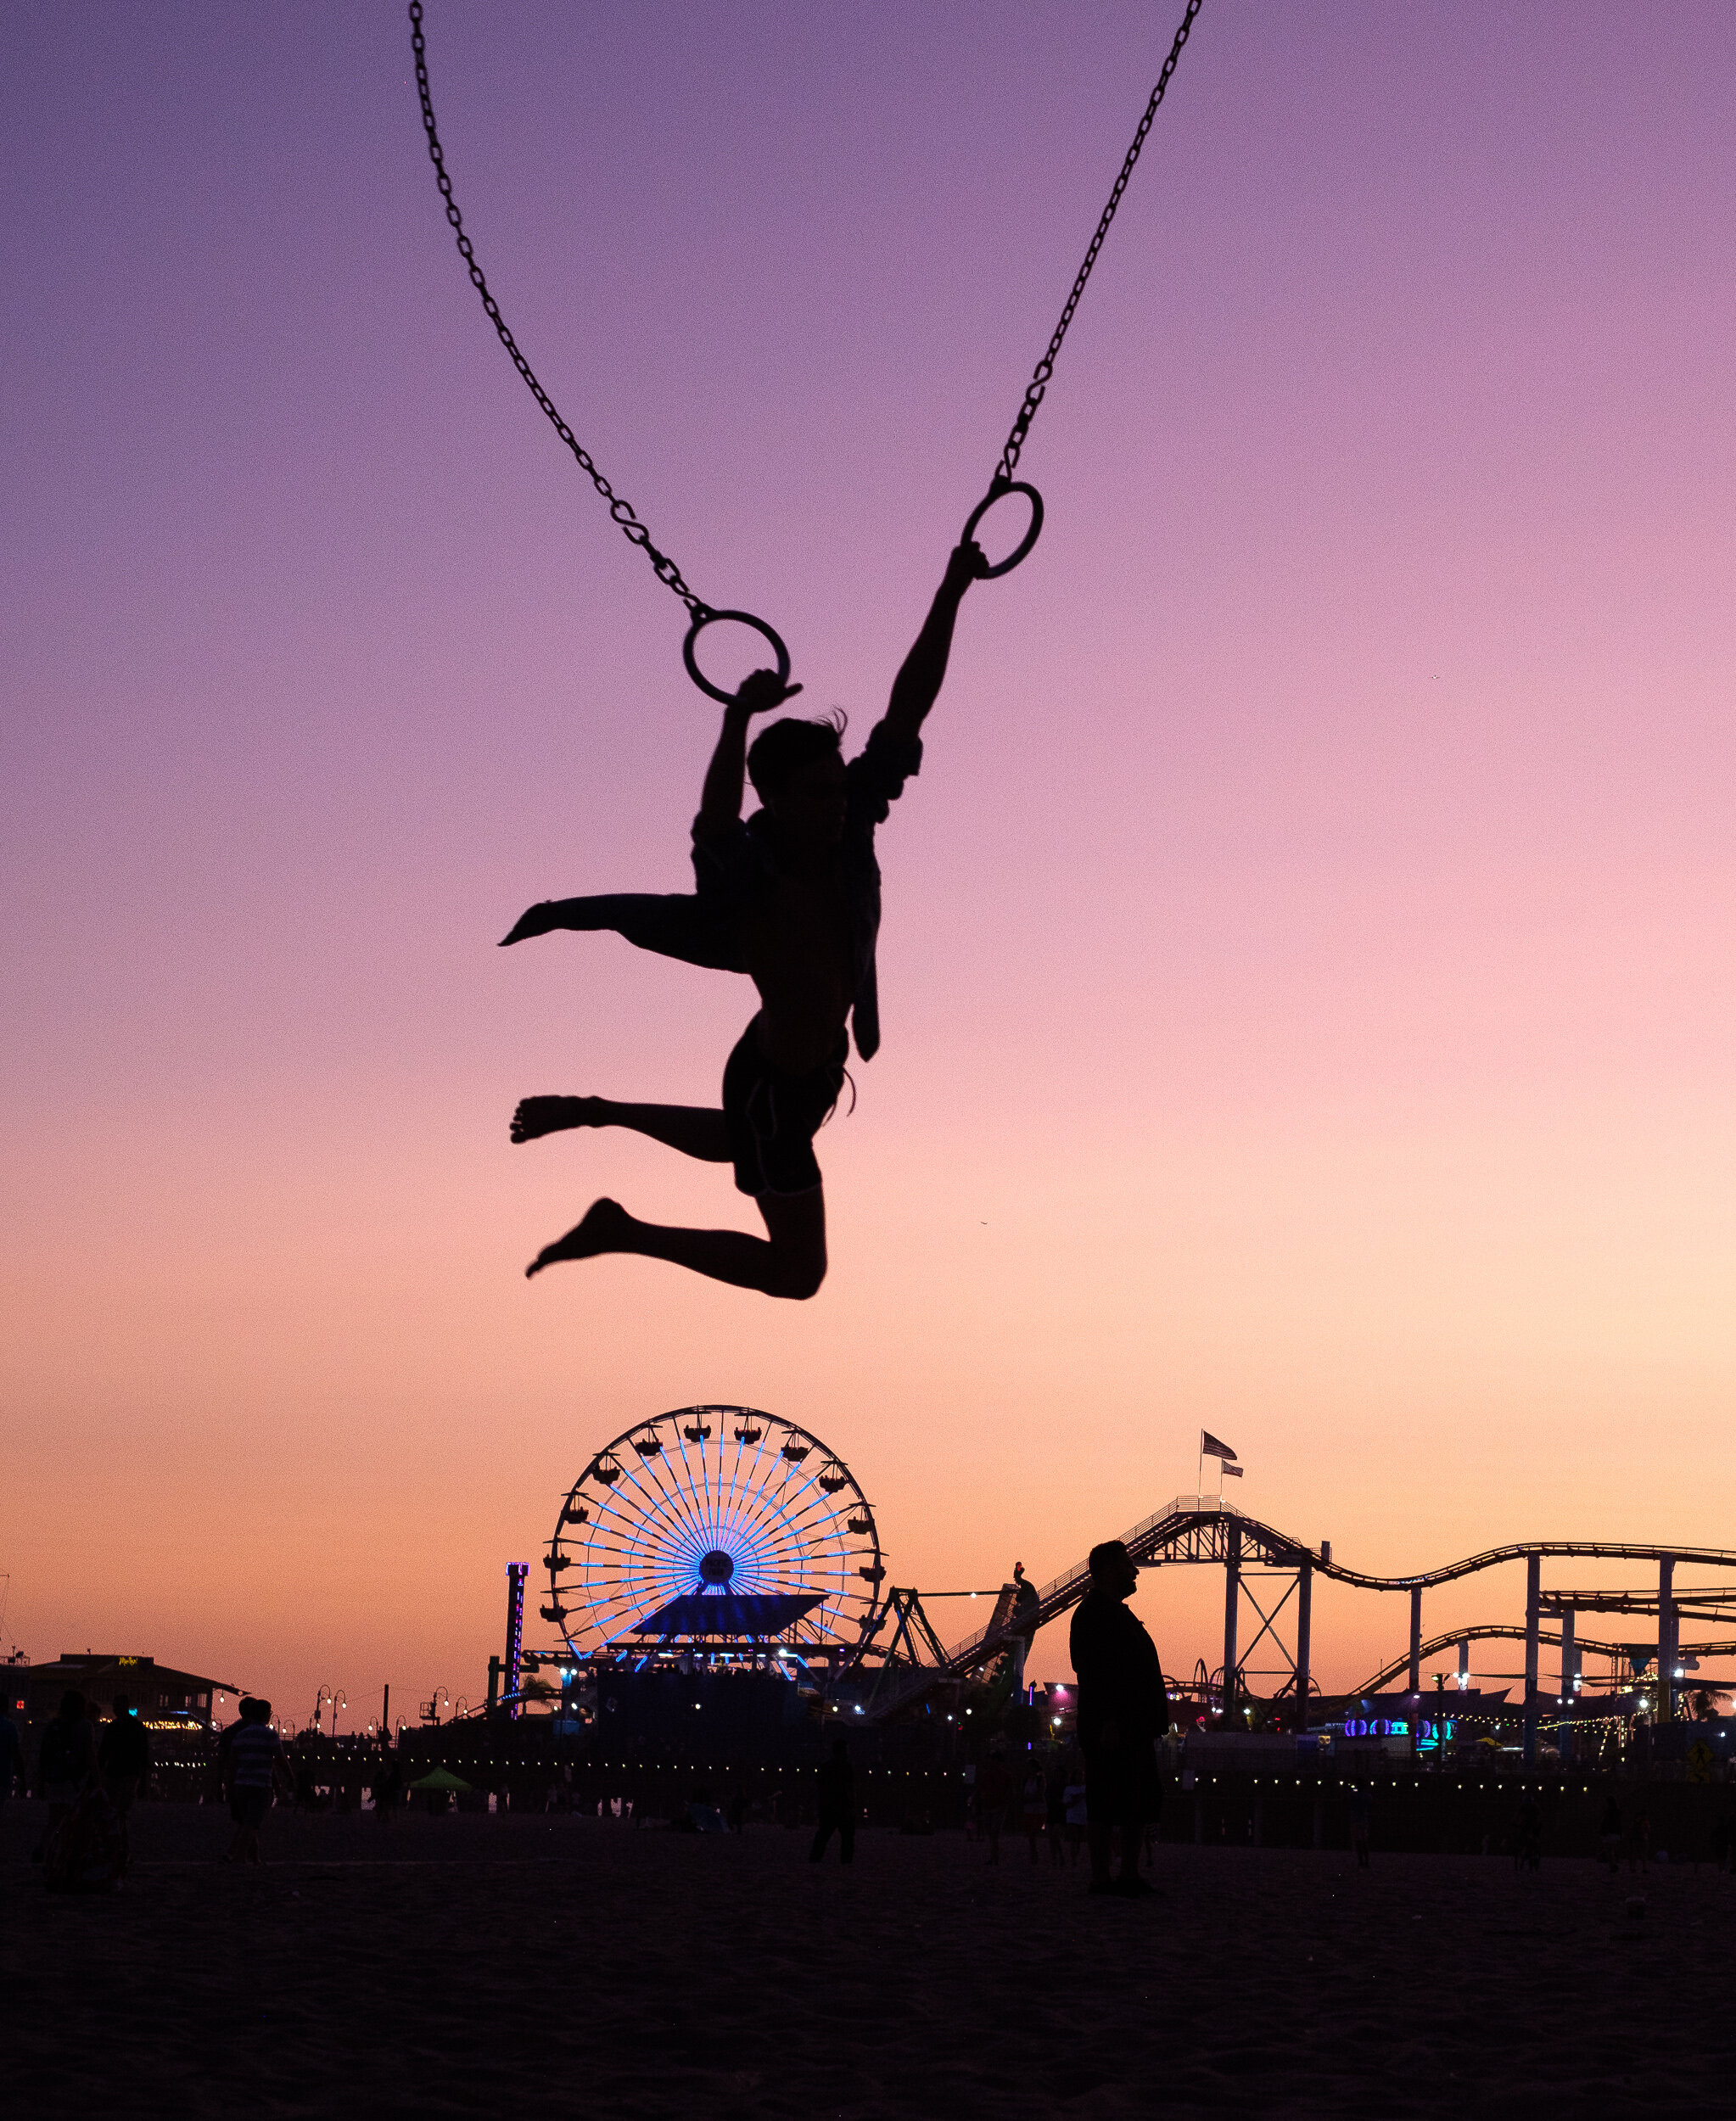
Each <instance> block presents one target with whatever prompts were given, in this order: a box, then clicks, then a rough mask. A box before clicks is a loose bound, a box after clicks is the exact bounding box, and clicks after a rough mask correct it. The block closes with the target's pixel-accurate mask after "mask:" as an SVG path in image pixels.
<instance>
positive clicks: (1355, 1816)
mask: <svg viewBox="0 0 1736 2121" xmlns="http://www.w3.org/2000/svg"><path fill="white" fill-rule="evenodd" d="M1350 1845H1351V1847H1352V1849H1354V1850H1355V1851H1356V1867H1357V1869H1358V1871H1366V1870H1367V1869H1368V1867H1369V1786H1368V1784H1367V1783H1366V1782H1352V1784H1351V1786H1350Z"/></svg>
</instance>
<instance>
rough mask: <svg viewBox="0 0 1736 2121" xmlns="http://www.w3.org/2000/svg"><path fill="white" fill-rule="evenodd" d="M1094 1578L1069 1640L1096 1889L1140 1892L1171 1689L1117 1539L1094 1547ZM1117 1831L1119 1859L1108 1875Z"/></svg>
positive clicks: (1135, 1574) (1135, 1577) (1131, 1565)
mask: <svg viewBox="0 0 1736 2121" xmlns="http://www.w3.org/2000/svg"><path fill="white" fill-rule="evenodd" d="M1087 1566H1088V1567H1089V1570H1090V1571H1091V1587H1090V1589H1089V1591H1088V1592H1086V1593H1085V1595H1084V1598H1082V1599H1081V1600H1080V1602H1079V1603H1078V1606H1077V1607H1075V1609H1074V1610H1073V1619H1072V1637H1071V1642H1070V1645H1069V1647H1070V1648H1071V1650H1072V1665H1073V1670H1074V1672H1075V1674H1076V1675H1077V1676H1078V1682H1079V1709H1078V1738H1079V1750H1080V1751H1081V1752H1082V1753H1083V1754H1084V1756H1085V1805H1086V1819H1087V1833H1088V1838H1089V1844H1090V1850H1091V1884H1090V1890H1091V1891H1092V1892H1093V1893H1119V1894H1125V1895H1126V1896H1128V1898H1130V1899H1132V1898H1140V1897H1143V1896H1144V1895H1145V1894H1148V1893H1150V1892H1151V1887H1150V1886H1149V1885H1148V1884H1147V1883H1145V1879H1144V1878H1141V1877H1140V1840H1141V1838H1142V1835H1143V1832H1144V1828H1145V1825H1146V1822H1148V1821H1155V1820H1156V1817H1157V1814H1158V1811H1159V1810H1160V1809H1161V1808H1162V1802H1163V1781H1162V1776H1161V1774H1160V1773H1159V1771H1158V1767H1157V1741H1158V1739H1159V1738H1162V1736H1163V1733H1164V1732H1166V1731H1167V1730H1168V1728H1169V1697H1168V1693H1166V1692H1165V1690H1164V1685H1163V1668H1162V1665H1160V1664H1159V1663H1158V1661H1157V1648H1156V1643H1153V1642H1152V1640H1151V1637H1150V1636H1149V1635H1148V1634H1147V1633H1146V1632H1145V1624H1144V1622H1143V1621H1141V1620H1140V1619H1139V1618H1138V1617H1137V1615H1134V1614H1132V1613H1129V1612H1128V1609H1127V1600H1128V1598H1131V1597H1132V1596H1133V1594H1134V1590H1135V1588H1136V1587H1137V1586H1138V1583H1139V1581H1140V1576H1139V1568H1138V1564H1136V1563H1135V1562H1134V1560H1133V1559H1132V1558H1131V1556H1130V1555H1129V1554H1128V1550H1127V1548H1126V1547H1124V1546H1123V1543H1122V1542H1121V1541H1120V1540H1118V1539H1106V1540H1105V1541H1104V1542H1103V1543H1102V1544H1101V1545H1100V1546H1098V1547H1093V1548H1092V1549H1091V1552H1090V1555H1089V1559H1088V1562H1087ZM1117 1828H1119V1829H1120V1834H1121V1869H1120V1872H1119V1873H1118V1875H1117V1876H1115V1877H1113V1878H1112V1877H1111V1875H1110V1856H1111V1852H1112V1849H1111V1844H1112V1839H1113V1838H1114V1835H1115V1833H1116V1830H1117Z"/></svg>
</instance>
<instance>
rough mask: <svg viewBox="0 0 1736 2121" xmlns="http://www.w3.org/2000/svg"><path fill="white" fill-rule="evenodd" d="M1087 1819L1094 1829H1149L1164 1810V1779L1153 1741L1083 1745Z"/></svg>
mask: <svg viewBox="0 0 1736 2121" xmlns="http://www.w3.org/2000/svg"><path fill="white" fill-rule="evenodd" d="M1080 1751H1081V1752H1082V1753H1083V1754H1084V1757H1085V1816H1086V1818H1087V1819H1088V1820H1089V1822H1091V1824H1092V1825H1093V1826H1094V1827H1144V1826H1149V1825H1150V1824H1151V1822H1153V1821H1154V1820H1155V1819H1156V1816H1157V1815H1158V1813H1159V1812H1160V1811H1161V1810H1162V1809H1163V1777H1162V1775H1161V1774H1160V1773H1159V1771H1158V1768H1157V1760H1156V1753H1155V1751H1154V1749H1153V1748H1152V1744H1151V1740H1150V1739H1149V1738H1146V1739H1145V1740H1143V1741H1140V1740H1135V1741H1134V1742H1133V1743H1128V1744H1121V1745H1100V1744H1099V1745H1082V1746H1081V1747H1080Z"/></svg>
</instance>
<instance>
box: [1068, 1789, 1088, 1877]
mask: <svg viewBox="0 0 1736 2121" xmlns="http://www.w3.org/2000/svg"><path fill="white" fill-rule="evenodd" d="M1062 1795H1063V1797H1064V1799H1065V1800H1066V1803H1067V1855H1068V1857H1069V1859H1070V1861H1072V1866H1073V1868H1074V1869H1075V1870H1077V1869H1078V1863H1079V1850H1081V1849H1083V1848H1084V1845H1085V1828H1086V1824H1087V1821H1088V1819H1089V1813H1088V1811H1087V1810H1086V1804H1085V1799H1086V1790H1085V1777H1084V1771H1083V1770H1082V1769H1080V1768H1079V1767H1078V1766H1075V1767H1074V1768H1073V1770H1072V1780H1071V1781H1070V1782H1068V1784H1067V1788H1066V1789H1065V1790H1064V1791H1063V1792H1062Z"/></svg>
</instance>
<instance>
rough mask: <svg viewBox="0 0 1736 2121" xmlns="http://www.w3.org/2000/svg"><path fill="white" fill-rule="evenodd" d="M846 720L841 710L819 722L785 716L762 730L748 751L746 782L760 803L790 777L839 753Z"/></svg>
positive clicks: (767, 799) (768, 797) (838, 709)
mask: <svg viewBox="0 0 1736 2121" xmlns="http://www.w3.org/2000/svg"><path fill="white" fill-rule="evenodd" d="M847 719H848V718H847V716H846V715H845V714H844V711H843V708H835V709H834V710H833V711H832V714H830V715H828V716H826V718H825V719H823V720H820V721H817V722H815V721H802V720H798V719H796V718H795V717H794V716H792V715H787V716H786V717H785V719H783V720H782V721H781V722H774V723H773V724H772V725H771V726H770V729H763V730H760V732H759V735H758V736H756V737H755V738H754V739H753V743H752V744H751V745H750V746H749V747H748V779H749V780H750V781H752V782H753V792H754V793H755V794H756V795H757V796H758V797H759V800H760V801H761V802H762V803H765V802H768V801H769V800H770V797H772V796H773V795H774V794H775V793H776V791H777V790H778V789H779V788H781V786H783V784H784V782H785V781H787V780H788V779H789V777H790V775H792V773H799V772H800V771H801V770H802V769H803V767H804V766H808V765H811V764H813V763H814V761H815V759H816V758H828V757H830V756H831V755H832V754H833V753H836V752H837V751H839V750H841V749H842V747H843V739H844V726H845V723H846V721H847Z"/></svg>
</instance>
